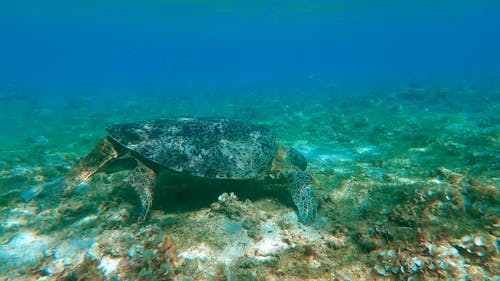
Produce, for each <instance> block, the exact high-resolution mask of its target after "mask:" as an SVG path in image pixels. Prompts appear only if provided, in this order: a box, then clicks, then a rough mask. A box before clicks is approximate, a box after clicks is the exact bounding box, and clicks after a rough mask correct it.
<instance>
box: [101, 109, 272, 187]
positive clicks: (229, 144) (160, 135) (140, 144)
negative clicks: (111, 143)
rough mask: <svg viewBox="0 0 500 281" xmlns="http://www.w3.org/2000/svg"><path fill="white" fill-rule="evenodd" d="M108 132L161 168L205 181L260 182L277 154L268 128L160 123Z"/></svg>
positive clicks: (201, 121) (196, 121) (221, 122)
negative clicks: (240, 180) (255, 179)
mask: <svg viewBox="0 0 500 281" xmlns="http://www.w3.org/2000/svg"><path fill="white" fill-rule="evenodd" d="M107 133H108V135H109V137H110V138H112V139H113V140H115V141H116V142H118V143H119V144H120V145H123V146H124V147H126V148H128V149H130V150H132V151H134V152H136V153H138V154H140V155H141V156H143V157H145V158H147V159H149V160H151V161H153V162H155V163H157V164H159V165H161V166H163V167H165V168H168V169H171V170H174V171H177V172H181V173H186V174H190V175H194V176H200V177H207V178H227V179H252V178H260V177H263V176H265V175H267V174H269V171H270V169H271V166H272V162H273V159H274V157H275V156H276V152H277V149H278V143H277V139H276V136H275V134H274V132H273V131H272V130H271V129H270V128H267V127H264V126H259V125H254V124H249V123H244V122H238V121H232V120H227V119H209V118H181V119H160V120H153V121H147V122H137V123H126V124H119V125H114V126H111V127H109V128H108V129H107Z"/></svg>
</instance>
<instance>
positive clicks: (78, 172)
mask: <svg viewBox="0 0 500 281" xmlns="http://www.w3.org/2000/svg"><path fill="white" fill-rule="evenodd" d="M122 153H123V151H120V149H118V148H117V147H116V146H115V145H113V142H112V141H111V140H110V139H109V138H105V139H104V140H102V141H101V142H99V143H98V144H97V145H96V146H95V147H94V149H93V150H92V151H91V152H89V154H87V155H86V156H85V157H83V159H81V160H80V162H79V163H78V164H77V165H76V167H75V168H74V169H73V170H71V171H70V172H69V174H68V175H67V176H66V178H65V179H64V181H65V183H66V188H65V191H64V196H68V195H70V194H71V193H72V192H73V190H74V189H75V187H76V186H78V185H79V184H81V183H82V182H83V181H85V180H86V179H88V178H90V177H91V176H92V175H93V174H95V173H96V172H97V171H99V170H100V169H101V168H103V167H104V166H105V165H106V164H108V163H109V162H110V161H111V160H113V159H116V158H118V157H119V156H120V155H121V154H122Z"/></svg>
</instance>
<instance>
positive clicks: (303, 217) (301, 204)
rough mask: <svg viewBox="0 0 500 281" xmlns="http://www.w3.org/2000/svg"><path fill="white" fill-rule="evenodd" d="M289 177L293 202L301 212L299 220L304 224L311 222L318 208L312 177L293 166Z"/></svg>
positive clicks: (288, 173)
mask: <svg viewBox="0 0 500 281" xmlns="http://www.w3.org/2000/svg"><path fill="white" fill-rule="evenodd" d="M287 179H288V181H289V183H290V193H291V194H292V200H293V203H295V205H296V206H297V210H298V212H299V221H300V222H301V223H303V224H311V223H312V222H313V221H314V218H315V217H316V213H317V208H318V200H317V199H316V195H315V194H314V187H313V180H312V177H311V176H310V175H309V174H308V173H306V172H304V171H302V170H301V169H299V168H297V167H291V168H290V169H289V171H288V172H287Z"/></svg>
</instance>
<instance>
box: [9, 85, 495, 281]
mask: <svg viewBox="0 0 500 281" xmlns="http://www.w3.org/2000/svg"><path fill="white" fill-rule="evenodd" d="M307 94H308V93H307V92H305V93H302V95H307ZM271 95H272V94H271ZM474 95H476V97H477V96H478V95H480V96H482V97H483V98H482V99H479V98H476V99H472V98H470V97H471V96H474ZM275 96H276V97H277V98H276V99H273V100H270V101H266V102H263V101H262V100H259V101H256V102H255V103H254V104H255V106H253V107H251V108H249V107H248V104H250V103H251V102H250V101H249V100H251V99H250V98H248V99H246V102H245V104H242V103H241V102H239V101H238V100H230V95H228V97H227V98H226V100H224V99H222V100H221V101H219V102H218V103H217V104H216V105H214V107H213V108H210V109H206V112H199V111H197V110H198V109H197V107H196V104H195V103H194V102H193V101H192V100H190V99H188V100H185V101H181V100H176V102H177V103H178V104H179V105H178V108H175V107H174V106H173V105H169V106H166V107H159V106H158V105H157V106H158V107H157V108H155V107H154V105H155V104H157V103H155V102H152V101H143V100H140V99H139V98H138V99H137V100H132V99H131V101H130V102H129V103H124V104H123V105H122V108H120V106H118V107H116V108H114V109H112V110H111V112H107V111H105V110H104V108H105V107H104V106H103V107H102V108H101V111H99V108H100V105H98V104H96V103H97V102H96V101H91V100H90V101H89V100H85V101H78V100H72V101H71V104H75V103H78V104H77V105H73V107H74V108H78V107H79V106H80V104H79V103H81V102H82V103H83V105H81V106H84V107H88V108H93V110H90V111H89V112H91V113H85V111H84V110H77V112H76V113H71V112H64V111H58V109H57V108H50V107H49V106H48V105H45V106H46V107H47V108H43V107H41V106H40V105H37V108H39V110H37V111H36V112H35V113H33V114H40V116H42V117H43V118H44V120H45V122H47V123H51V124H53V126H54V127H53V128H52V130H49V129H47V128H45V129H44V130H39V129H34V130H33V131H32V132H31V133H29V134H30V135H27V136H26V138H25V139H24V140H23V141H20V142H19V143H17V144H15V143H9V144H8V145H6V146H5V149H4V151H3V152H2V155H1V157H0V175H1V177H0V202H1V203H2V204H1V205H0V218H1V219H0V278H1V279H6V280H441V279H448V280H497V279H498V278H500V260H499V244H500V238H499V237H500V215H499V214H500V187H499V186H500V184H499V175H500V154H499V137H500V122H499V121H500V120H499V119H498V117H497V116H496V115H495V114H494V113H495V112H496V113H498V112H499V104H500V103H499V100H498V97H499V96H500V90H499V89H496V88H492V89H486V90H484V89H481V88H465V89H464V88H456V89H455V88H425V87H423V86H419V85H409V86H405V87H401V88H398V89H395V90H392V91H385V92H381V93H377V94H374V93H367V94H366V95H358V96H356V97H350V96H349V95H348V94H346V95H345V96H336V97H330V98H328V95H327V94H324V95H323V97H324V98H323V100H320V99H321V98H318V100H317V101H315V102H311V103H307V104H304V103H303V102H301V101H302V99H303V96H301V95H300V94H298V96H297V97H290V96H283V97H282V98H280V96H279V95H275ZM320 96H321V95H320ZM159 98H160V97H159ZM147 102H151V104H146V103H147ZM182 102H184V103H182ZM190 102H191V103H190ZM24 106H25V107H26V108H27V107H28V105H24ZM124 108H126V109H127V110H126V111H127V112H126V113H125V112H124V111H125V110H123V109H124ZM145 108H148V110H147V111H146V112H145V110H144V109H145ZM23 112H24V111H23ZM22 114H24V113H22ZM22 114H21V115H20V116H18V117H17V118H19V120H16V122H17V123H19V124H21V123H22V121H23V120H21V119H22V118H23V116H22ZM72 114H73V115H72ZM200 114H204V115H217V116H220V115H223V116H224V117H228V118H236V119H248V118H251V120H253V121H254V122H256V123H262V124H266V125H269V126H272V127H273V128H275V129H276V132H277V134H278V136H279V138H280V139H281V140H282V141H283V143H284V144H286V145H291V146H292V147H294V148H296V149H298V150H300V151H302V152H303V153H304V154H305V155H306V157H307V159H308V161H309V162H310V163H309V167H308V171H309V172H310V173H311V174H312V175H313V178H314V180H315V182H316V185H317V193H318V194H317V195H318V199H319V200H320V202H321V207H320V209H319V217H318V218H317V219H316V221H315V222H314V224H313V225H310V226H304V225H302V224H300V223H299V222H298V219H297V216H296V213H295V211H294V205H293V203H291V199H290V198H285V197H283V198H281V197H280V196H283V194H285V195H286V194H287V193H286V192H284V193H283V192H282V193H280V192H269V190H270V189H271V190H275V189H280V188H281V189H283V188H286V187H283V186H280V185H276V186H274V185H271V186H267V185H266V186H261V185H260V184H259V185H258V186H255V190H254V191H253V193H254V194H253V195H252V194H250V195H249V194H247V193H245V192H238V190H237V189H236V190H227V191H223V192H220V193H215V192H216V191H214V194H211V195H210V196H211V197H210V198H208V199H207V198H202V199H203V200H200V201H198V203H200V202H203V203H200V204H195V201H196V198H195V197H196V196H200V197H203V196H206V193H201V194H198V195H197V192H196V191H188V195H189V196H193V198H194V199H192V201H193V202H190V201H189V200H188V202H179V203H178V204H179V205H177V208H174V207H171V206H165V207H162V206H159V205H158V204H161V203H155V204H156V205H154V206H153V210H152V214H151V217H150V218H149V220H148V221H147V222H146V223H145V224H142V225H138V224H137V223H136V221H137V216H138V210H137V206H138V204H139V203H138V202H137V198H135V196H134V193H133V190H132V189H131V188H130V187H129V186H127V184H126V183H125V182H124V179H125V178H126V176H127V172H126V171H118V172H114V173H98V174H96V175H94V176H93V177H92V178H91V179H89V180H88V181H86V182H85V183H83V184H81V185H79V186H78V188H77V189H76V190H75V195H74V196H73V197H70V198H64V197H60V196H58V194H59V192H60V190H58V187H57V184H51V183H53V182H54V181H56V180H57V179H58V178H60V177H62V176H64V175H65V173H67V172H68V171H69V169H70V167H71V166H73V165H74V164H75V163H76V162H77V161H78V158H79V157H81V156H83V155H84V154H85V153H86V152H87V151H89V150H90V149H91V148H92V146H93V144H94V143H96V142H97V141H98V140H99V139H100V138H101V137H102V136H103V134H104V130H103V129H104V128H103V127H102V124H112V123H116V122H123V121H124V120H131V119H133V117H134V116H136V117H137V116H139V118H140V119H148V118H157V117H158V116H162V117H171V116H178V115H186V116H187V115H200ZM61 115H63V116H65V117H67V120H68V121H67V122H65V123H61V122H60V121H59V122H58V121H56V120H59V118H60V116H61ZM10 118H11V119H12V118H15V116H11V117H10ZM34 126H36V124H35V125H34ZM63 132H64V133H63ZM198 187H199V186H198ZM183 188H184V187H183ZM252 188H254V187H252ZM37 190H39V191H40V192H39V193H38V192H37V193H36V194H33V195H32V194H31V193H29V192H33V191H37ZM172 192H181V191H179V190H178V191H175V189H174V191H172ZM217 192H218V191H217ZM259 192H262V194H266V196H261V195H262V194H260V195H259ZM163 193H167V195H165V194H163V195H161V196H168V192H167V191H165V192H163ZM255 194H257V195H255ZM162 199H164V200H163V202H168V203H169V204H174V203H175V202H172V200H168V199H166V198H163V197H162V198H160V200H159V201H162ZM207 202H208V203H207ZM190 204H191V205H190Z"/></svg>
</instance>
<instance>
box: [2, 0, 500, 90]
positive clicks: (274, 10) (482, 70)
mask: <svg viewBox="0 0 500 281" xmlns="http://www.w3.org/2000/svg"><path fill="white" fill-rule="evenodd" d="M424 2H425V3H421V1H419V2H418V3H417V2H414V3H406V2H405V3H403V2H401V1H383V2H381V3H375V2H373V1H340V2H339V1H334V2H331V1H316V2H315V3H309V1H251V2H250V1H248V2H246V1H218V2H210V1H151V2H150V3H148V4H138V3H136V2H134V1H120V3H108V2H105V3H101V2H99V1H79V2H76V3H75V2H71V3H70V2H64V3H62V2H60V1H44V2H43V3H42V2H40V1H21V2H15V1H4V2H3V3H2V4H1V9H0V18H1V20H0V34H1V42H2V43H1V44H0V61H1V64H0V87H3V88H6V87H15V88H20V89H30V90H35V91H37V92H38V93H43V94H44V95H78V94H84V95H86V96H88V95H91V94H92V93H99V95H102V93H103V92H107V93H108V95H109V94H111V92H120V91H121V92H123V91H148V90H168V89H179V88H181V89H185V88H188V89H189V88H200V89H203V88H207V87H209V88H218V89H220V88H222V89H229V90H231V89H238V88H241V87H249V86H250V87H253V86H257V87H259V86H276V85H286V86H294V85H305V86H309V85H315V86H343V85H360V84H362V85H365V84H368V85H371V84H373V83H385V84H396V85H398V84H403V83H408V82H432V83H446V82H450V81H452V82H459V81H462V80H468V81H474V80H480V79H490V78H494V77H498V74H499V73H500V56H498V50H500V36H498V30H500V20H499V19H498V18H499V17H498V15H499V14H500V3H499V2H498V1H480V2H478V1H460V3H457V2H456V1H438V3H434V2H431V1H424Z"/></svg>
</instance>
